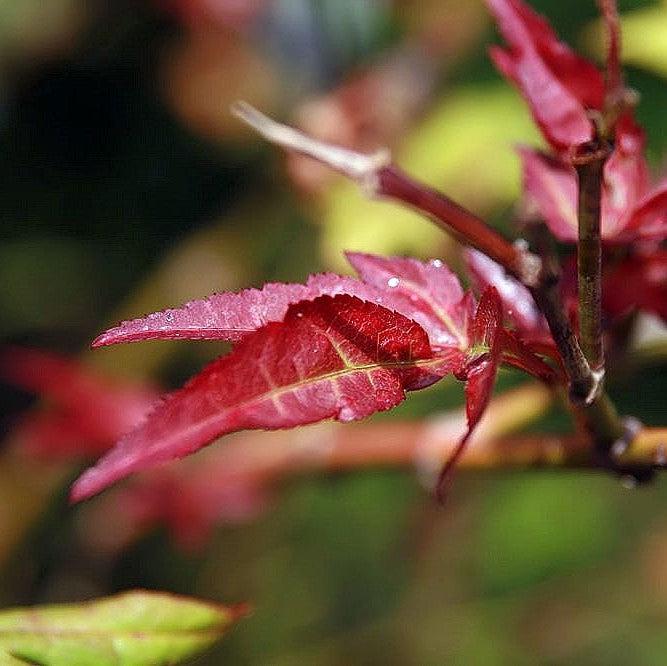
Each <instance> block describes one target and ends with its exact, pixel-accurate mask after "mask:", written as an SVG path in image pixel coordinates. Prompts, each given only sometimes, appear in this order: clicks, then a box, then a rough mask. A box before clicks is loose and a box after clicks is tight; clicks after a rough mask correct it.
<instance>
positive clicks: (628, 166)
mask: <svg viewBox="0 0 667 666" xmlns="http://www.w3.org/2000/svg"><path fill="white" fill-rule="evenodd" d="M645 144H646V137H645V135H644V131H643V130H642V129H641V127H639V125H637V123H636V122H635V121H634V120H633V118H632V117H631V116H630V115H629V114H625V115H624V116H623V117H622V118H620V119H619V121H618V123H617V125H616V140H615V146H614V152H613V153H612V154H611V156H610V157H609V159H608V160H607V163H606V164H605V166H604V182H603V191H602V235H603V237H604V238H605V239H607V240H612V239H613V240H618V239H616V236H618V235H619V234H620V233H621V232H622V230H623V229H624V228H626V227H627V225H628V223H629V221H630V218H631V217H633V213H632V211H633V209H634V208H635V206H636V205H637V204H638V203H639V201H640V199H641V198H642V197H643V196H644V195H645V194H646V192H647V191H648V189H649V174H648V166H647V164H646V160H645V159H644V147H645Z"/></svg>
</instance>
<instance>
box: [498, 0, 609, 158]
mask: <svg viewBox="0 0 667 666" xmlns="http://www.w3.org/2000/svg"><path fill="white" fill-rule="evenodd" d="M486 3H487V5H488V7H489V9H490V10H491V12H492V13H493V15H494V17H495V19H496V22H497V24H498V28H499V30H500V33H501V34H502V36H503V37H504V39H505V41H506V42H507V45H508V47H507V48H505V49H503V48H501V47H497V46H495V47H492V48H491V49H490V55H491V59H492V60H493V62H494V64H495V66H496V67H497V68H498V70H499V71H500V72H501V74H503V76H505V77H506V78H508V79H509V80H510V81H512V82H513V83H514V84H515V85H516V86H517V88H518V89H519V90H520V91H521V93H522V95H523V96H524V98H525V99H526V101H527V102H528V105H529V107H530V110H531V112H532V114H533V117H534V118H535V121H536V122H537V124H538V126H539V127H540V129H541V130H542V132H543V134H544V136H545V138H546V139H547V141H549V143H550V144H551V145H552V146H553V147H554V148H556V149H557V150H563V149H567V148H568V147H570V146H574V145H578V144H581V143H584V142H586V141H589V140H590V139H592V138H593V126H592V124H591V121H590V119H589V114H588V110H589V109H595V110H601V109H602V106H603V104H604V99H605V81H604V77H603V76H602V73H601V72H600V71H598V69H597V68H596V67H595V65H593V64H592V63H590V62H588V61H587V60H585V59H584V58H582V57H580V56H578V55H577V54H576V53H575V52H574V51H572V50H571V49H570V48H569V47H568V46H567V45H566V44H564V43H563V42H561V41H560V40H559V39H558V37H557V36H556V34H555V32H554V31H553V29H552V28H551V26H550V25H549V23H548V22H547V21H546V20H545V19H544V18H543V17H542V16H540V15H539V14H537V13H536V12H534V11H533V10H532V9H531V8H530V7H529V6H528V5H527V4H525V3H524V2H522V1H521V0H486Z"/></svg>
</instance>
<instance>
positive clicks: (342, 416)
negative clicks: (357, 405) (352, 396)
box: [338, 405, 355, 422]
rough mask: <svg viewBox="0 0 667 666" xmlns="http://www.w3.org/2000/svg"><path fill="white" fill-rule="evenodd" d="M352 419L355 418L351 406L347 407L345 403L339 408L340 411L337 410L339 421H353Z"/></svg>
mask: <svg viewBox="0 0 667 666" xmlns="http://www.w3.org/2000/svg"><path fill="white" fill-rule="evenodd" d="M354 419H355V413H354V410H353V409H352V408H351V407H348V406H347V405H346V406H344V407H341V408H340V411H339V412H338V420H339V421H343V422H347V421H354Z"/></svg>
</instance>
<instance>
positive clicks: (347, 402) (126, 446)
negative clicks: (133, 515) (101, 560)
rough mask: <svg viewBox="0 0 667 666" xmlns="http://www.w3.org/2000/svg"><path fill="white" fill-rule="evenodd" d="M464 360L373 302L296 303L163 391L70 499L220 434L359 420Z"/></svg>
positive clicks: (86, 475)
mask: <svg viewBox="0 0 667 666" xmlns="http://www.w3.org/2000/svg"><path fill="white" fill-rule="evenodd" d="M462 360H463V354H462V352H461V351H460V350H458V349H455V348H450V349H447V350H445V351H443V352H442V353H440V354H438V356H434V355H433V352H432V350H431V346H430V344H429V341H428V337H427V335H426V333H425V331H424V330H423V329H422V328H421V327H420V326H419V325H418V324H416V323H415V322H413V321H411V320H409V319H407V318H406V317H404V316H403V315H400V314H397V313H395V312H392V311H391V310H388V309H386V308H383V307H382V306H379V305H377V304H375V303H369V302H364V301H361V300H359V299H358V298H356V297H353V296H348V295H340V296H336V297H333V298H332V297H329V296H322V297H319V298H317V299H315V300H314V301H305V302H301V303H298V304H296V305H293V306H291V307H290V308H289V310H288V311H287V314H286V316H285V320H284V321H283V322H274V323H269V324H267V325H266V326H264V327H262V328H261V329H259V330H258V331H256V332H255V333H252V334H250V335H248V336H247V337H246V338H245V339H244V340H243V341H242V342H241V343H240V344H239V345H238V346H237V347H236V348H235V349H234V350H233V351H232V352H231V353H230V354H229V355H227V356H224V357H222V358H220V359H218V360H217V361H214V362H213V363H212V364H211V365H209V366H208V367H207V368H205V369H204V370H203V371H202V372H201V373H200V374H199V375H197V376H196V377H195V378H193V379H192V380H191V381H190V382H188V383H187V384H186V385H185V386H184V387H183V388H182V389H181V390H179V391H176V392H175V393H173V394H171V395H170V396H168V397H167V398H166V400H165V401H164V402H163V403H162V404H161V405H160V406H158V407H157V408H156V409H155V411H154V412H153V413H152V414H151V415H150V416H149V418H148V419H147V420H146V422H145V423H144V424H143V425H142V426H140V427H139V428H137V429H136V430H135V431H134V432H132V433H130V435H128V436H127V437H126V438H125V439H123V440H121V441H120V442H119V443H118V444H117V445H116V447H115V448H114V449H113V450H112V451H111V452H110V453H109V454H107V455H106V456H105V457H104V458H102V460H101V461H100V462H99V463H98V464H97V465H96V466H95V467H93V468H92V469H90V470H88V471H87V472H85V473H84V475H83V476H82V477H81V478H80V479H79V480H78V481H77V482H76V484H75V485H74V488H73V489H72V498H73V499H74V500H80V499H84V498H86V497H89V496H90V495H93V494H95V493H97V492H99V491H100V490H102V489H103V488H104V487H106V486H107V485H109V484H110V483H112V482H114V481H116V480H118V479H120V478H123V477H125V476H127V475H128V474H130V473H132V472H135V471H138V470H141V469H145V468H147V467H150V466H152V465H154V464H156V463H158V462H162V461H166V460H171V459H173V458H178V457H182V456H185V455H187V454H189V453H193V452H194V451H196V450H198V449H200V448H201V447H202V446H204V445H206V444H208V443H209V442H211V441H212V440H213V439H215V438H216V437H220V436H221V435H224V434H226V433H230V432H234V431H237V430H242V429H267V430H272V429H278V428H289V427H294V426H297V425H302V424H306V423H313V422H315V421H320V420H323V419H327V418H332V417H333V418H336V419H338V420H341V421H351V420H354V419H360V418H364V417H366V416H369V415H370V414H373V413H374V412H377V411H381V410H386V409H389V408H391V407H393V406H395V405H396V404H398V403H399V402H401V401H402V400H403V399H404V397H405V390H414V389H418V388H423V387H424V386H427V385H429V384H432V383H433V382H435V381H437V380H438V379H439V378H440V377H442V376H444V375H445V374H447V373H450V372H454V371H458V370H459V369H460V367H461V364H462Z"/></svg>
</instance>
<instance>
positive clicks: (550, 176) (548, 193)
mask: <svg viewBox="0 0 667 666" xmlns="http://www.w3.org/2000/svg"><path fill="white" fill-rule="evenodd" d="M518 153H519V156H520V157H521V161H522V163H523V188H524V192H525V197H526V200H527V203H528V204H529V206H532V207H533V208H534V209H535V210H536V212H537V213H538V215H539V216H540V217H541V218H542V219H544V221H545V222H546V224H547V225H548V226H549V229H551V231H552V233H553V234H554V236H556V237H557V238H559V239H560V240H563V241H568V242H573V241H576V239H577V229H578V222H577V175H576V173H575V171H574V169H572V168H571V167H567V166H565V165H563V164H562V162H560V161H558V160H556V159H555V158H552V157H549V156H548V155H545V154H544V153H541V152H538V151H536V150H531V149H530V148H523V147H521V148H519V149H518Z"/></svg>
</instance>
